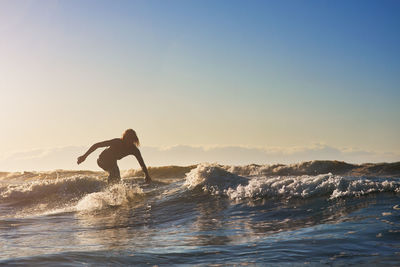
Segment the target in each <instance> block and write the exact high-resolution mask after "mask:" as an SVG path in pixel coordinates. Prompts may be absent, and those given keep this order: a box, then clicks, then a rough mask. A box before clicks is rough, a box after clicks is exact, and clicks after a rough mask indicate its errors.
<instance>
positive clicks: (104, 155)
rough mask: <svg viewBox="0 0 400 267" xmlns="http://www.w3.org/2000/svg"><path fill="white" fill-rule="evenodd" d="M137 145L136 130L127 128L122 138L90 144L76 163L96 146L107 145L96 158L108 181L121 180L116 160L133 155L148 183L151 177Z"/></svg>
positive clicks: (83, 158) (80, 161) (83, 159)
mask: <svg viewBox="0 0 400 267" xmlns="http://www.w3.org/2000/svg"><path fill="white" fill-rule="evenodd" d="M139 145H140V143H139V138H138V137H137V135H136V132H135V131H134V130H132V129H128V130H126V131H125V132H124V133H123V135H122V138H115V139H111V140H107V141H103V142H99V143H96V144H94V145H92V146H91V147H90V148H89V150H88V151H87V152H86V153H85V154H83V155H82V156H80V157H78V161H77V163H78V164H80V163H82V162H83V161H85V159H86V158H87V156H89V155H90V153H92V152H93V151H95V150H96V149H97V148H99V147H108V148H106V149H105V150H104V151H103V152H101V154H100V156H99V158H98V159H97V165H99V167H100V168H102V169H103V170H105V171H106V172H108V174H109V176H108V183H117V182H119V181H120V180H121V175H120V173H119V168H118V165H117V160H120V159H122V158H124V157H126V156H128V155H134V156H135V157H136V159H137V160H138V162H139V164H140V166H141V167H142V170H143V172H144V174H145V182H146V183H150V182H151V178H150V176H149V173H148V171H147V167H146V164H145V163H144V161H143V158H142V155H141V154H140V151H139V149H138V146H139Z"/></svg>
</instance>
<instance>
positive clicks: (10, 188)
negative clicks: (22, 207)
mask: <svg viewBox="0 0 400 267" xmlns="http://www.w3.org/2000/svg"><path fill="white" fill-rule="evenodd" d="M106 184H107V183H106V182H105V181H103V180H100V179H98V178H97V177H95V176H92V177H90V176H82V175H74V176H72V177H68V178H62V179H50V180H45V179H44V180H34V181H30V182H23V183H18V184H6V185H4V186H1V187H0V200H2V201H23V200H28V201H30V202H32V201H35V200H36V201H40V200H41V199H43V198H49V197H51V196H54V197H57V198H60V197H63V196H65V198H71V197H74V196H79V195H82V194H85V193H90V192H94V191H99V190H101V189H102V188H103V187H104V186H105V185H106Z"/></svg>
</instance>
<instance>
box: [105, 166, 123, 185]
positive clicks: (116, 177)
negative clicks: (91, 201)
mask: <svg viewBox="0 0 400 267" xmlns="http://www.w3.org/2000/svg"><path fill="white" fill-rule="evenodd" d="M107 171H108V173H109V174H110V175H109V176H108V183H109V184H113V183H119V181H121V175H120V173H119V168H118V165H117V162H114V163H113V164H112V165H111V166H110V169H109V170H107Z"/></svg>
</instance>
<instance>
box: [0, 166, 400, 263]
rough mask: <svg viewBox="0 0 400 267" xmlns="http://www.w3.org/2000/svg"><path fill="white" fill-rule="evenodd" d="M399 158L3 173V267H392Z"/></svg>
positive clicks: (397, 246)
mask: <svg viewBox="0 0 400 267" xmlns="http://www.w3.org/2000/svg"><path fill="white" fill-rule="evenodd" d="M399 170H400V163H392V164H364V165H352V164H347V163H344V162H336V161H324V162H321V161H312V162H305V163H299V164H292V165H281V164H276V165H255V164H253V165H246V166H223V165H217V164H206V163H204V164H199V165H195V166H189V167H175V166H168V167H158V168H150V173H151V176H152V177H153V180H154V183H152V184H150V185H146V184H144V183H143V178H142V176H141V173H140V172H139V171H136V170H130V171H125V172H124V173H123V179H122V181H121V182H120V183H119V184H114V185H108V184H107V182H106V174H105V173H103V172H91V171H65V170H60V171H49V172H23V173H16V172H8V173H0V265H27V266H118V265H124V266H125V265H139V266H140V265H143V266H145V265H149V266H154V265H158V266H166V265H197V266H203V265H204V266H230V265H237V266H265V265H269V266H302V265H307V266H332V265H333V266H348V265H356V266H360V265H363V266H364V265H369V266H400V175H399V174H400V172H399Z"/></svg>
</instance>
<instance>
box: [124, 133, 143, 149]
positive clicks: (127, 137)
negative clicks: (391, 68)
mask: <svg viewBox="0 0 400 267" xmlns="http://www.w3.org/2000/svg"><path fill="white" fill-rule="evenodd" d="M122 140H124V141H126V140H132V141H133V143H134V144H135V146H140V142H139V138H138V137H137V135H136V132H135V131H134V130H132V129H128V130H126V131H125V132H124V133H123V134H122Z"/></svg>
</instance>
